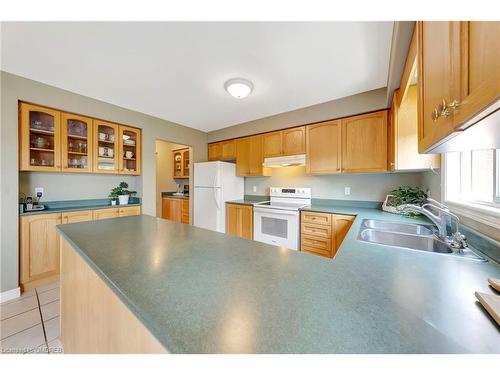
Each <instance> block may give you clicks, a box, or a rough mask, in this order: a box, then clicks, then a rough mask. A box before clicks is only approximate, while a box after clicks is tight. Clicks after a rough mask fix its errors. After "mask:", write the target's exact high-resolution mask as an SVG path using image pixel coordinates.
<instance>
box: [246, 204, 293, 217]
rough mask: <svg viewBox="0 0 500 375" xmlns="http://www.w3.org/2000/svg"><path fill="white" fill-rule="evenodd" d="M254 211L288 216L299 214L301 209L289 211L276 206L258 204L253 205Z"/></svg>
mask: <svg viewBox="0 0 500 375" xmlns="http://www.w3.org/2000/svg"><path fill="white" fill-rule="evenodd" d="M253 211H254V212H258V213H262V214H268V215H283V216H284V215H286V216H299V211H288V210H280V209H276V208H271V209H269V208H263V207H258V206H253Z"/></svg>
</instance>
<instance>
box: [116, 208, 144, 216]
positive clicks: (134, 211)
mask: <svg viewBox="0 0 500 375" xmlns="http://www.w3.org/2000/svg"><path fill="white" fill-rule="evenodd" d="M140 214H141V206H130V207H119V208H118V216H120V217H122V216H136V215H140Z"/></svg>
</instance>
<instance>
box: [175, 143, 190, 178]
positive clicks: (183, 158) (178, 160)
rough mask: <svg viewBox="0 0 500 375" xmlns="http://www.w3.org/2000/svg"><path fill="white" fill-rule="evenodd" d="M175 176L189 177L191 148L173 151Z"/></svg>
mask: <svg viewBox="0 0 500 375" xmlns="http://www.w3.org/2000/svg"><path fill="white" fill-rule="evenodd" d="M172 160H173V163H174V165H173V168H174V169H173V174H172V177H173V178H189V148H181V149H179V150H173V151H172Z"/></svg>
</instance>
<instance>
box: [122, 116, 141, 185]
mask: <svg viewBox="0 0 500 375" xmlns="http://www.w3.org/2000/svg"><path fill="white" fill-rule="evenodd" d="M118 131H119V150H120V151H119V156H118V170H119V173H120V174H125V175H132V176H138V175H140V174H141V153H142V149H141V146H142V145H141V130H140V129H137V128H132V127H130V126H123V125H120V126H119V128H118Z"/></svg>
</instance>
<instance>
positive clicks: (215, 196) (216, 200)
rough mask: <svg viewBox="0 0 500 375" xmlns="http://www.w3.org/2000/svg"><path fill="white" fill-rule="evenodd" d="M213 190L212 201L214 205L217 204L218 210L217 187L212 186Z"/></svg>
mask: <svg viewBox="0 0 500 375" xmlns="http://www.w3.org/2000/svg"><path fill="white" fill-rule="evenodd" d="M212 190H213V192H214V201H215V205H216V206H217V209H218V210H220V204H219V200H218V199H217V192H218V189H217V188H214V189H212Z"/></svg>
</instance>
